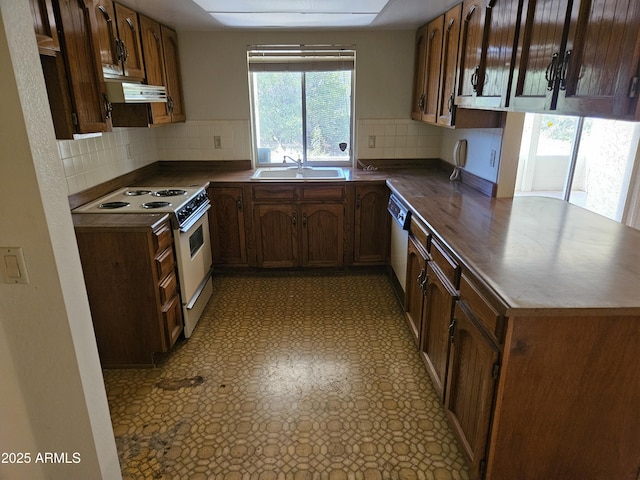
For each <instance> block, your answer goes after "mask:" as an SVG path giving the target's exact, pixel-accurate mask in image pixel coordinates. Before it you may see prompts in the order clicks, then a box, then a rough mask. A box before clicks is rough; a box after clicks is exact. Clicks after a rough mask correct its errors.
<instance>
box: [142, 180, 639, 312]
mask: <svg viewBox="0 0 640 480" xmlns="http://www.w3.org/2000/svg"><path fill="white" fill-rule="evenodd" d="M252 173H253V170H237V171H217V170H210V171H203V170H196V169H191V170H185V171H180V172H179V173H176V172H173V171H168V172H163V171H161V172H159V173H157V174H155V175H153V176H152V177H150V178H145V179H144V180H143V181H139V182H137V183H136V184H137V185H147V186H166V185H171V186H176V187H179V186H192V185H207V184H212V185H214V184H215V185H218V184H225V183H245V182H251V183H252V184H254V183H260V184H263V185H264V184H265V183H264V182H252V181H251V180H250V177H251V175H252ZM347 181H349V182H351V181H357V182H360V181H362V182H376V183H377V182H386V184H387V185H388V186H389V187H390V188H391V190H392V191H393V192H395V193H396V194H398V195H399V196H400V197H402V199H403V200H404V201H405V202H406V203H407V204H408V205H409V206H410V209H411V210H412V212H413V214H414V215H416V216H417V217H418V218H419V219H420V220H421V221H422V222H423V223H424V224H425V225H426V226H427V227H428V228H430V229H431V230H432V231H433V232H434V234H435V236H437V237H438V238H439V239H440V240H441V241H442V242H443V243H444V244H445V245H447V246H448V247H449V249H450V250H451V251H452V252H454V253H455V255H456V256H457V257H458V260H459V261H460V262H461V264H462V265H463V267H464V269H466V270H468V271H470V272H471V273H472V275H473V276H474V277H476V278H478V279H481V280H482V282H484V284H485V286H486V287H488V288H489V289H490V290H491V291H492V293H494V294H495V295H496V297H498V298H499V299H500V300H501V301H502V303H504V304H505V306H506V307H507V309H506V314H507V315H514V314H519V315H546V314H549V315H551V314H553V315H558V314H559V313H562V314H564V315H572V314H580V315H584V314H594V315H595V314H608V315H610V314H611V313H612V310H615V313H616V314H620V315H631V314H633V315H638V314H640V231H638V230H635V229H633V228H630V227H627V226H625V225H622V224H620V223H617V222H615V221H612V220H609V219H607V218H605V217H602V216H600V215H597V214H595V213H592V212H589V211H587V210H585V209H583V208H580V207H577V206H575V205H571V204H569V203H567V202H564V201H562V200H558V199H553V198H543V197H516V198H513V199H511V198H504V199H496V198H491V197H488V196H486V195H484V194H482V193H480V192H478V191H476V190H474V189H472V188H470V187H468V186H465V185H462V184H460V183H459V182H451V181H449V179H448V175H447V174H446V173H445V172H442V171H440V170H437V169H415V168H414V169H395V170H391V169H389V170H377V171H363V170H353V169H348V179H347Z"/></svg>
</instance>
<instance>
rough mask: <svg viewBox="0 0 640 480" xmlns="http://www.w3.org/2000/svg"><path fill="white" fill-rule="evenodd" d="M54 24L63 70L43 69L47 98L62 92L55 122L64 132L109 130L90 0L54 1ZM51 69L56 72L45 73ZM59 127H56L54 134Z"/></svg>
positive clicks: (55, 114)
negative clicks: (57, 33)
mask: <svg viewBox="0 0 640 480" xmlns="http://www.w3.org/2000/svg"><path fill="white" fill-rule="evenodd" d="M54 11H55V14H56V23H57V25H58V28H59V29H60V32H61V50H62V52H63V55H62V56H63V58H64V70H65V74H63V73H62V70H61V66H60V65H58V66H57V68H51V69H48V68H46V67H45V68H44V72H45V82H46V84H47V92H48V94H49V99H50V102H51V99H52V98H53V97H55V96H56V95H64V96H65V97H67V98H68V100H65V101H61V102H59V103H60V105H59V106H60V109H56V110H55V111H54V109H53V107H54V105H52V114H53V116H54V125H55V124H56V122H59V123H61V124H64V125H65V126H66V128H65V129H64V131H65V132H66V133H67V134H70V133H71V134H72V133H94V132H106V131H110V130H111V118H110V117H111V106H110V104H109V102H108V101H107V96H106V90H105V85H104V79H103V78H102V69H101V68H100V67H99V62H100V51H99V47H98V39H97V38H96V37H95V35H94V30H93V29H92V26H93V25H94V24H95V16H94V10H93V2H92V0H58V1H57V2H54ZM51 71H55V72H57V75H48V74H47V73H48V72H51ZM61 131H62V129H58V128H56V136H58V138H69V137H62V136H60V135H59V134H58V132H61Z"/></svg>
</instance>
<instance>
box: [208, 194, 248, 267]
mask: <svg viewBox="0 0 640 480" xmlns="http://www.w3.org/2000/svg"><path fill="white" fill-rule="evenodd" d="M208 194H209V198H210V199H211V203H212V205H213V208H212V209H211V211H210V216H211V219H210V222H209V227H210V229H211V248H212V250H213V251H212V254H213V263H214V264H217V265H246V264H247V245H246V239H245V232H244V228H245V226H244V202H243V197H242V187H215V188H210V189H209V190H208Z"/></svg>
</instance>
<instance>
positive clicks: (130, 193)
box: [124, 190, 151, 197]
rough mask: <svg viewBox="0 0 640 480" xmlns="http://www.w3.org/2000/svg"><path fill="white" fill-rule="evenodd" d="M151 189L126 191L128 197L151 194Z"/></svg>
mask: <svg viewBox="0 0 640 480" xmlns="http://www.w3.org/2000/svg"><path fill="white" fill-rule="evenodd" d="M150 193H151V190H127V191H126V192H124V194H125V195H127V196H128V197H137V196H138V195H149V194H150Z"/></svg>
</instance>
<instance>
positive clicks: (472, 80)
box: [456, 0, 484, 106]
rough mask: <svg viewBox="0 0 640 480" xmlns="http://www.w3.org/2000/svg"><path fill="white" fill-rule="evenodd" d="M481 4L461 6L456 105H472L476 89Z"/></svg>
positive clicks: (467, 2)
mask: <svg viewBox="0 0 640 480" xmlns="http://www.w3.org/2000/svg"><path fill="white" fill-rule="evenodd" d="M483 3H484V0H482V1H481V0H465V2H464V3H463V4H462V23H461V31H460V45H459V47H460V48H459V52H458V70H457V72H458V73H457V77H458V80H457V85H456V105H465V106H470V105H473V99H474V97H475V94H476V92H477V89H478V76H479V72H480V60H481V57H482V35H483V26H484V5H483Z"/></svg>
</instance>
